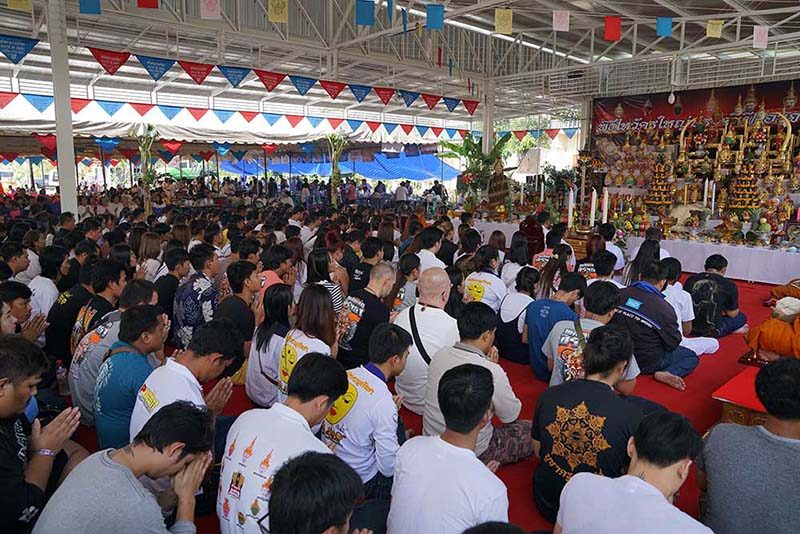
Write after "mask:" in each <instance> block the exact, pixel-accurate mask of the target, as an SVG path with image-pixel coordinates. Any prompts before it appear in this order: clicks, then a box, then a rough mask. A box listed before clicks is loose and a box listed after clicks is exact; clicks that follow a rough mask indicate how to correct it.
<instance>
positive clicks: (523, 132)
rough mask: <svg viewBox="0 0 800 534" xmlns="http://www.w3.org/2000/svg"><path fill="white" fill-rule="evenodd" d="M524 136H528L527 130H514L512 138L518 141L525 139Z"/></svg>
mask: <svg viewBox="0 0 800 534" xmlns="http://www.w3.org/2000/svg"><path fill="white" fill-rule="evenodd" d="M526 135H528V130H514V136H515V137H516V138H517V139H519V140H520V141H522V140H523V139H525V136H526Z"/></svg>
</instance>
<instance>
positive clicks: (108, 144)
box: [94, 137, 122, 152]
mask: <svg viewBox="0 0 800 534" xmlns="http://www.w3.org/2000/svg"><path fill="white" fill-rule="evenodd" d="M121 141H122V139H120V138H119V137H95V138H94V142H95V143H97V146H99V147H100V148H102V149H103V150H104V151H106V152H112V151H113V150H114V149H115V148H117V146H119V144H120V142H121Z"/></svg>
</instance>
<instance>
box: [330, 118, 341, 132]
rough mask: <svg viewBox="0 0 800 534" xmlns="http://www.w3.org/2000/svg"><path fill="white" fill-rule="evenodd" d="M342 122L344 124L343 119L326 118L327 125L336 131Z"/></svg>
mask: <svg viewBox="0 0 800 534" xmlns="http://www.w3.org/2000/svg"><path fill="white" fill-rule="evenodd" d="M343 122H344V119H332V118H330V117H328V123H329V124H330V125H331V128H333V129H334V130H335V129H337V128H338V127H339V126H341V125H342V123H343Z"/></svg>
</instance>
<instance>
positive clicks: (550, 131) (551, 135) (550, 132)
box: [544, 128, 561, 139]
mask: <svg viewBox="0 0 800 534" xmlns="http://www.w3.org/2000/svg"><path fill="white" fill-rule="evenodd" d="M560 131H561V128H547V129H546V130H545V131H544V133H546V134H547V137H549V138H550V139H555V138H556V136H557V135H558V132H560Z"/></svg>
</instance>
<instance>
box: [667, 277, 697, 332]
mask: <svg viewBox="0 0 800 534" xmlns="http://www.w3.org/2000/svg"><path fill="white" fill-rule="evenodd" d="M663 293H664V298H665V300H666V301H667V302H669V303H670V305H671V306H672V307H673V308H675V315H677V316H678V331H680V332H683V323H686V322H692V321H694V305H693V304H692V296H691V295H690V294H689V293H687V292H686V291H685V290H684V289H683V284H681V283H680V282H675V283H674V284H672V285H671V286H667V287H665V288H664V291H663Z"/></svg>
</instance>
